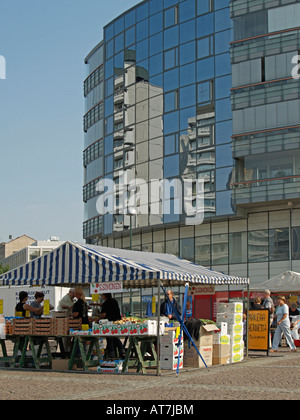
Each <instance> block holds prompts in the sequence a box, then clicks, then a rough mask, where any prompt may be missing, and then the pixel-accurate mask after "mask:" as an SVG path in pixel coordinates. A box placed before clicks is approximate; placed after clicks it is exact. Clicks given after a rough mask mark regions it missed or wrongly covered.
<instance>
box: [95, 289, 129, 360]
mask: <svg viewBox="0 0 300 420" xmlns="http://www.w3.org/2000/svg"><path fill="white" fill-rule="evenodd" d="M102 298H103V300H104V302H103V305H102V310H101V314H100V319H108V321H119V320H121V319H122V317H121V312H120V308H119V304H118V302H117V301H116V299H114V298H113V297H112V296H111V293H103V295H102ZM106 342H107V346H106V353H107V357H108V359H114V358H116V356H117V354H116V350H117V349H118V352H119V356H120V358H121V359H124V358H125V348H124V346H123V344H122V342H121V340H120V339H119V338H117V337H106Z"/></svg>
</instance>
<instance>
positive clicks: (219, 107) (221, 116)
mask: <svg viewBox="0 0 300 420" xmlns="http://www.w3.org/2000/svg"><path fill="white" fill-rule="evenodd" d="M216 117H217V121H224V120H230V119H231V118H232V112H231V102H230V98H228V99H221V100H220V101H216Z"/></svg>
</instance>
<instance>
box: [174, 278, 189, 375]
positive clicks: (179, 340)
mask: <svg viewBox="0 0 300 420" xmlns="http://www.w3.org/2000/svg"><path fill="white" fill-rule="evenodd" d="M188 291H189V283H185V292H184V299H183V308H182V319H183V321H184V314H185V310H186V303H187V295H188ZM182 339H183V327H182V325H181V327H180V334H179V337H178V362H177V369H176V375H177V376H178V375H179V366H180V351H181V345H182V341H183V340H182Z"/></svg>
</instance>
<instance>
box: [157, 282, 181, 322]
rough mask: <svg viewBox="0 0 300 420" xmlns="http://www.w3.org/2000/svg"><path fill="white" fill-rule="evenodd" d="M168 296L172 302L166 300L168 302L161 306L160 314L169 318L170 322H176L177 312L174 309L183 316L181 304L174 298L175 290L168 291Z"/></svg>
mask: <svg viewBox="0 0 300 420" xmlns="http://www.w3.org/2000/svg"><path fill="white" fill-rule="evenodd" d="M167 296H168V298H169V300H170V302H169V300H168V299H167V298H166V300H165V301H164V302H163V303H162V304H161V306H160V314H161V315H162V316H166V317H167V318H169V320H170V321H171V320H173V319H174V320H176V319H177V318H176V315H175V311H174V308H175V309H176V311H177V312H178V314H179V315H181V306H180V305H179V303H178V302H177V300H176V299H175V298H174V292H173V290H171V289H170V290H167Z"/></svg>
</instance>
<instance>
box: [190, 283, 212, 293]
mask: <svg viewBox="0 0 300 420" xmlns="http://www.w3.org/2000/svg"><path fill="white" fill-rule="evenodd" d="M190 293H191V294H192V295H214V294H215V286H211V285H207V286H191V287H190Z"/></svg>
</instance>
